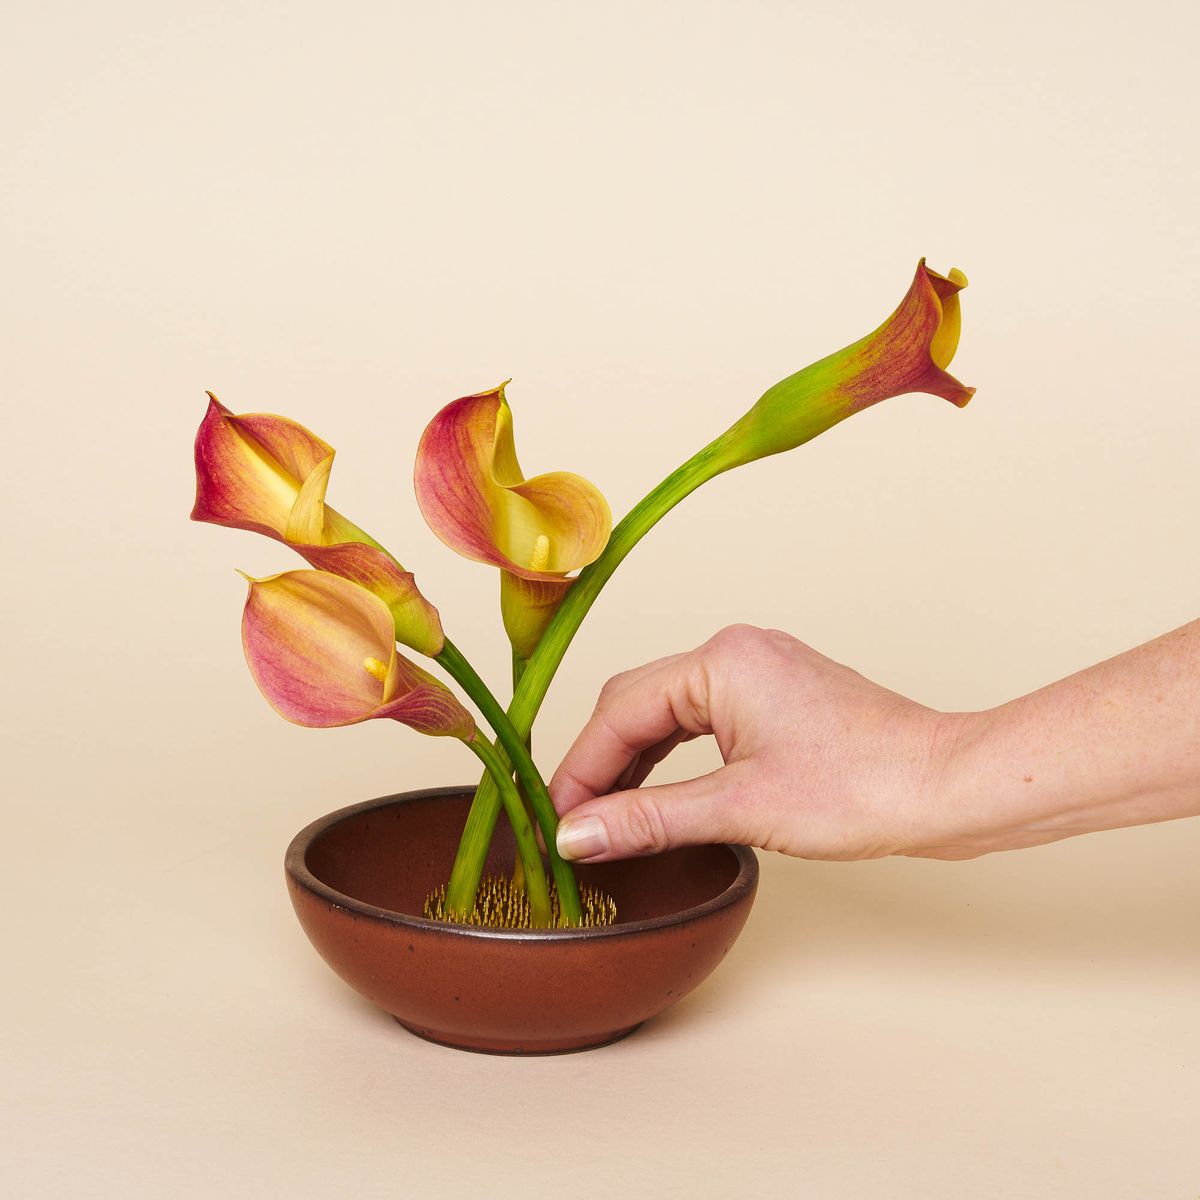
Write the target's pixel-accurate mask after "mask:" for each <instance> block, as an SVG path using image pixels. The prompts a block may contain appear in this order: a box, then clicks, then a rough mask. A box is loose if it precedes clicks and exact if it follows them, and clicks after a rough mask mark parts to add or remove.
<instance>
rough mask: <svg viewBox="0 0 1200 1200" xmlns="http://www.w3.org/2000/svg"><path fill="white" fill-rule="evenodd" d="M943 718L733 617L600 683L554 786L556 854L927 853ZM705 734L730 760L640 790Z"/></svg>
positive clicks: (599, 857) (599, 858) (590, 858)
mask: <svg viewBox="0 0 1200 1200" xmlns="http://www.w3.org/2000/svg"><path fill="white" fill-rule="evenodd" d="M948 721H950V718H948V717H946V716H945V715H944V714H941V713H938V712H935V711H934V710H932V709H929V708H926V707H924V706H923V705H920V704H917V703H915V702H913V701H911V700H907V699H905V698H904V697H903V696H899V695H897V694H896V693H895V692H890V691H888V690H887V689H886V688H883V687H880V686H879V685H878V684H874V683H872V682H870V681H869V680H867V679H864V678H863V677H862V676H861V675H859V674H858V673H857V672H855V671H852V670H850V668H848V667H844V666H842V665H840V664H839V663H836V662H833V661H832V660H831V659H828V658H826V657H824V656H823V655H821V654H818V653H817V652H816V651H815V650H813V649H811V648H810V647H809V646H806V645H805V644H804V643H803V642H800V641H797V640H796V639H795V638H793V637H790V636H789V635H788V634H786V633H781V632H779V631H778V630H764V629H756V628H753V627H752V626H748V625H735V626H731V627H730V628H728V629H723V630H722V631H721V632H720V633H718V634H717V635H716V636H715V637H713V638H712V639H710V640H709V641H708V642H706V643H705V644H704V645H703V646H700V647H699V648H698V649H696V650H693V651H691V652H690V653H687V654H675V655H672V656H671V657H669V658H663V659H659V660H658V661H657V662H653V663H649V664H647V665H646V666H643V667H639V668H637V669H636V670H632V671H627V672H625V673H624V674H621V675H617V676H615V677H614V678H613V679H611V680H609V682H608V683H607V684H606V685H605V686H604V689H603V691H602V692H601V694H600V700H599V703H598V704H597V706H596V710H595V712H594V713H593V715H592V717H591V719H590V720H589V721H588V723H587V725H586V726H585V727H584V729H583V731H582V732H581V733H580V734H579V736H578V738H576V740H575V743H574V745H573V746H572V747H571V749H570V750H569V751H568V752H567V755H566V757H565V758H564V759H563V761H562V764H561V765H560V766H559V768H558V770H557V772H555V775H554V778H553V779H552V780H551V783H550V793H551V796H552V797H553V799H554V804H555V807H556V808H557V810H558V813H559V815H560V816H561V817H563V818H564V819H563V821H562V822H561V824H560V826H559V834H558V847H559V851H560V852H561V853H562V854H563V856H564V857H566V858H570V859H574V860H584V861H587V862H603V861H605V860H607V859H614V858H627V857H630V856H632V855H640V854H653V853H657V852H659V851H662V850H666V849H669V848H671V847H674V846H681V845H689V844H699V843H705V842H738V843H742V844H747V845H753V846H759V847H762V848H763V849H766V850H780V851H782V852H784V853H785V854H793V855H797V856H799V857H802V858H820V859H859V858H878V857H882V856H883V855H886V854H897V853H921V851H920V850H919V849H917V847H919V846H920V845H921V844H922V843H923V842H925V841H926V838H925V836H924V832H925V830H924V827H925V825H926V824H927V822H926V820H925V817H924V814H925V813H926V812H927V811H928V809H929V807H930V801H929V798H930V796H931V794H932V791H933V789H934V787H935V785H936V782H937V776H938V774H939V770H940V760H941V757H942V746H943V742H944V741H945V738H944V736H943V735H944V732H945V730H946V726H947V722H948ZM710 733H711V734H713V735H714V736H715V737H716V739H717V745H718V747H719V748H720V751H721V756H722V758H723V759H724V760H725V765H724V766H723V767H721V768H720V769H718V770H716V771H714V772H712V773H711V774H709V775H705V776H702V777H700V778H699V779H691V780H688V781H686V782H682V783H671V784H665V785H661V786H657V787H648V788H643V787H641V784H642V783H643V782H644V780H645V779H646V777H647V776H648V775H649V774H650V772H651V771H652V770H653V768H654V766H655V765H656V764H657V763H659V762H661V761H662V760H663V759H664V758H665V757H666V756H667V755H668V754H669V753H670V752H671V751H672V750H673V749H674V748H675V747H676V746H677V745H679V744H680V743H681V742H684V741H688V740H690V739H692V738H694V737H697V736H699V735H700V734H710ZM955 857H957V855H955Z"/></svg>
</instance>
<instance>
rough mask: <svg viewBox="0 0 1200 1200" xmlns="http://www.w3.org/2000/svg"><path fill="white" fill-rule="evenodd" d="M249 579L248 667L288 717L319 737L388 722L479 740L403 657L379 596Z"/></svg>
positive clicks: (319, 582) (457, 707)
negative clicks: (343, 727) (382, 720)
mask: <svg viewBox="0 0 1200 1200" xmlns="http://www.w3.org/2000/svg"><path fill="white" fill-rule="evenodd" d="M246 578H247V579H248V580H249V583H250V592H249V594H248V595H247V597H246V607H245V610H244V612H243V614H242V645H243V648H244V649H245V652H246V662H247V663H248V664H249V667H250V673H251V674H252V675H253V676H254V681H255V683H257V684H258V687H259V690H260V691H261V692H262V694H263V696H265V697H266V699H267V701H268V703H269V704H270V705H271V707H272V708H274V709H275V711H276V712H278V713H279V714H280V715H281V716H283V717H286V718H287V720H289V721H291V722H293V723H294V724H296V725H306V726H309V727H313V728H319V729H328V728H333V727H335V726H340V725H354V724H357V723H358V722H360V721H368V720H372V719H374V718H377V717H379V718H387V719H390V720H393V721H399V722H401V723H402V724H405V725H408V726H411V727H412V728H413V729H416V730H418V731H419V732H421V733H428V734H432V735H435V736H449V737H457V738H462V739H464V740H465V739H469V738H471V736H472V735H473V733H474V731H475V723H474V721H473V719H472V717H471V715H470V713H468V712H467V710H466V709H465V708H463V706H462V705H461V704H460V703H459V702H458V701H457V700H456V699H455V698H454V696H453V695H452V694H451V693H450V691H449V690H448V689H447V688H445V687H444V686H443V685H442V684H441V683H439V682H438V680H436V679H435V678H434V677H433V676H432V675H430V674H429V673H428V672H426V671H423V670H422V669H421V668H420V667H418V666H417V665H416V664H415V663H412V662H409V661H408V659H406V658H404V657H403V656H402V655H400V654H397V653H396V643H395V635H394V630H393V620H392V614H391V611H390V610H389V609H388V606H387V605H386V604H385V603H384V602H383V601H382V600H381V599H379V597H378V596H376V595H375V594H374V593H372V592H369V591H367V590H366V589H365V588H362V587H360V586H359V585H358V584H356V583H352V582H350V580H348V579H343V578H342V577H341V576H339V575H331V574H329V573H328V572H326V571H309V570H299V571H287V572H284V573H283V574H282V575H273V576H270V577H268V578H266V579H251V578H250V577H249V576H247V577H246Z"/></svg>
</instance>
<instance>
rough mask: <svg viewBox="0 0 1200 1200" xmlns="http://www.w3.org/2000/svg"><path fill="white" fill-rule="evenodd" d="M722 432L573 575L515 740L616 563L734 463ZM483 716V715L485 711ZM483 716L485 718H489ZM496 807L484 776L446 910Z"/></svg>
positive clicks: (528, 686)
mask: <svg viewBox="0 0 1200 1200" xmlns="http://www.w3.org/2000/svg"><path fill="white" fill-rule="evenodd" d="M725 436H726V435H722V436H721V437H720V438H717V439H716V441H714V442H710V443H709V445H707V446H705V447H704V449H703V450H701V451H699V453H697V454H694V455H693V456H692V457H691V458H689V459H688V461H687V462H686V463H684V464H683V466H681V467H680V468H679V469H678V470H677V471H673V472H672V473H671V474H670V475H668V476H667V477H666V479H664V480H663V481H662V483H660V484H659V485H658V487H656V488H655V489H654V490H653V491H651V492H650V493H649V494H648V495H647V496H646V497H645V498H644V499H642V500H641V501H639V502H638V503H637V504H636V505H634V507H633V508H632V509H631V510H630V511H629V513H628V515H627V516H626V517H625V519H624V520H623V521H621V523H620V524H619V525H617V527H616V528H615V529H614V530H613V531H612V536H611V537H610V538H609V539H608V545H607V546H605V548H604V552H603V553H602V554H601V555H600V557H599V558H598V559H596V561H595V562H594V563H592V564H591V566H589V567H585V568H584V569H583V570H582V571H581V572H580V573H579V578H578V579H577V580H576V581H575V583H574V585H573V586H572V588H571V590H570V591H569V592H567V595H566V597H565V599H564V600H563V602H562V604H561V605H560V606H559V609H558V612H556V613H555V614H554V619H553V620H552V621H551V622H550V625H549V627H548V628H547V629H546V632H545V633H544V634H542V639H541V641H540V642H538V647H537V649H536V650H535V651H534V654H533V657H532V658H531V659H530V660H529V662H528V663H527V664H526V667H525V671H524V673H523V675H522V676H521V680H520V683H519V684H518V685H517V688H516V691H515V693H514V695H513V702H512V704H511V705H510V706H509V710H508V719H509V721H510V722H511V727H512V729H513V731H514V732H515V734H516V735H517V737H518V738H524V737H527V736H528V734H529V731H530V729H531V728H532V727H533V720H534V718H535V717H536V716H537V713H538V709H539V708H541V705H542V701H543V700H544V699H545V698H546V692H547V691H548V690H549V687H550V683H551V681H552V680H553V678H554V674H555V672H556V671H557V670H558V667H559V664H560V663H561V662H562V660H563V655H564V654H566V652H567V647H568V646H569V645H570V644H571V639H572V638H573V637H574V636H575V633H576V631H577V630H578V629H579V626H580V625H581V624H582V623H583V619H584V617H586V616H587V613H588V610H589V609H590V608H591V607H592V605H593V603H595V600H596V597H597V596H599V594H600V591H601V589H602V588H603V587H604V585H605V584H606V583H607V582H608V580H609V579H610V577H611V576H612V573H613V572H614V571H615V570H616V569H617V567H618V566H620V564H621V561H622V560H623V559H624V558H625V556H626V555H627V554H628V553H629V552H630V551H631V550H632V549H633V548H634V546H636V545H637V544H638V542H639V541H641V539H642V538H643V537H645V536H646V534H647V533H649V532H650V530H651V529H653V528H654V526H655V525H656V524H657V523H658V522H659V521H661V520H662V518H663V517H665V516H666V515H667V513H669V512H670V511H671V509H673V508H674V507H675V505H677V504H678V503H679V502H680V501H681V500H683V499H684V498H685V497H687V496H689V495H691V493H692V492H694V491H695V490H696V489H697V488H698V487H699V486H700V485H701V484H703V483H706V482H707V481H708V480H710V479H712V478H713V477H714V476H716V475H719V474H721V472H722V471H726V470H728V469H729V468H730V467H731V466H733V465H735V463H734V462H733V461H731V460H730V458H729V457H728V455H727V454H725V453H724V445H723V444H724V442H725ZM460 682H461V681H460ZM484 715H485V716H488V714H487V713H484ZM488 720H489V721H490V720H491V717H490V716H489V717H488ZM506 749H507V745H506ZM499 811H500V800H499V797H498V796H497V795H496V792H495V789H494V788H492V787H490V786H489V785H488V781H487V780H486V779H484V780H483V781H482V782H481V783H480V785H479V788H478V789H477V790H476V792H475V800H474V802H473V803H472V805H471V811H470V813H469V814H468V816H467V823H466V827H465V829H464V831H463V837H462V842H461V844H460V846H459V850H458V857H457V858H456V859H455V862H454V870H453V871H452V873H451V875H450V883H449V885H448V886H447V888H446V898H447V903H448V904H449V905H450V906H451V907H452V908H453V907H454V906H456V905H462V904H464V903H465V904H468V905H469V904H470V903H471V899H472V898H473V897H474V895H475V892H476V890H477V889H478V887H479V880H480V877H481V876H482V874H483V860H484V858H485V856H486V855H487V847H488V844H489V843H490V841H491V836H492V830H493V829H494V828H495V825H496V817H497V815H498V813H499ZM543 832H545V827H544V826H543ZM546 845H547V846H548V847H549V846H550V845H551V841H550V837H549V835H547V837H546Z"/></svg>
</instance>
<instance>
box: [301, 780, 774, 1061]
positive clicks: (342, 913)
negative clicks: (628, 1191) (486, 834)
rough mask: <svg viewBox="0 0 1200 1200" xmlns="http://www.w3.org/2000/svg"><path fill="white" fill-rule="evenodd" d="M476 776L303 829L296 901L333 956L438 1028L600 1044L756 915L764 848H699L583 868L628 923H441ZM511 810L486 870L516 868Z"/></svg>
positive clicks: (687, 985) (395, 1006) (688, 982)
mask: <svg viewBox="0 0 1200 1200" xmlns="http://www.w3.org/2000/svg"><path fill="white" fill-rule="evenodd" d="M471 796H472V789H470V788H463V787H451V788H431V789H426V790H423V791H414V792H404V793H401V794H400V795H396V796H385V797H383V798H381V799H378V800H369V801H367V802H366V803H364V804H356V805H353V806H352V807H350V808H343V809H341V810H339V811H338V812H334V813H330V814H329V815H328V816H325V817H321V818H320V819H319V820H317V821H314V822H313V823H312V824H311V825H309V826H307V828H305V829H303V830H302V831H301V832H300V833H298V834H297V835H296V837H295V838H293V839H292V843H291V845H290V846H289V847H288V850H287V857H286V860H285V868H286V873H287V882H288V890H289V892H290V893H291V898H292V906H293V907H294V908H295V910H296V915H297V916H298V917H299V919H300V924H301V925H302V926H303V928H304V932H305V933H306V934H307V935H308V938H309V940H310V941H311V942H312V944H313V945H314V946H315V947H316V949H317V951H318V952H319V953H320V955H321V957H322V958H323V959H324V960H325V961H326V962H327V963H328V964H329V966H330V967H332V968H333V970H334V971H335V972H336V973H337V974H338V975H339V976H341V978H342V979H343V980H345V982H346V983H348V984H349V985H350V986H351V987H352V988H354V990H355V991H357V992H359V993H360V994H361V995H363V996H365V997H366V998H367V999H368V1000H370V1001H372V1002H373V1003H375V1004H377V1005H378V1006H379V1007H380V1008H382V1009H384V1010H385V1011H386V1012H389V1013H391V1014H392V1015H393V1016H394V1017H395V1018H396V1020H397V1021H399V1022H400V1023H401V1024H402V1025H403V1026H404V1027H405V1028H406V1029H408V1030H410V1031H411V1032H413V1033H415V1034H418V1035H419V1036H421V1037H423V1038H428V1039H429V1040H431V1041H435V1042H440V1043H442V1044H444V1045H447V1046H454V1047H457V1048H459V1049H463V1050H479V1051H486V1052H489V1053H492V1054H558V1053H564V1052H566V1051H571V1050H587V1049H591V1048H592V1047H594V1046H602V1045H604V1044H605V1043H607V1042H612V1041H615V1040H616V1039H617V1038H621V1037H624V1036H625V1035H626V1034H628V1033H632V1032H633V1030H635V1029H636V1028H637V1027H638V1026H639V1025H640V1024H641V1023H642V1022H643V1021H645V1020H647V1019H648V1018H649V1017H653V1016H655V1015H656V1014H657V1013H660V1012H662V1011H663V1010H664V1009H666V1008H669V1007H670V1006H671V1005H672V1004H674V1003H675V1002H676V1001H677V1000H679V999H681V998H682V997H683V996H686V995H687V994H688V993H689V992H690V991H691V990H692V989H693V988H695V987H696V986H697V985H698V984H699V983H700V982H701V981H702V980H703V979H705V978H706V977H707V976H708V975H709V974H710V973H711V972H712V970H713V969H714V968H715V967H716V966H717V964H718V963H719V962H720V961H721V959H723V958H724V957H725V955H726V954H727V953H728V951H729V948H730V947H731V946H732V945H733V943H734V941H735V940H736V939H737V936H738V934H739V933H740V932H741V930H742V926H743V925H744V924H745V923H746V918H747V916H748V915H749V913H750V906H751V905H752V904H753V902H754V893H755V889H756V888H757V885H758V860H757V859H756V858H755V856H754V851H753V850H750V849H749V848H747V847H745V846H728V845H714V846H688V847H684V848H681V849H678V850H671V851H668V852H667V853H665V854H659V855H655V856H653V857H651V858H638V859H629V860H627V861H625V862H614V863H599V864H595V865H593V866H580V867H577V868H576V871H577V873H578V875H579V878H580V882H581V883H588V884H591V885H593V886H595V887H599V888H603V889H604V890H605V891H606V892H608V893H609V894H610V895H611V896H612V897H613V899H614V900H615V901H616V903H617V915H618V921H617V923H616V924H614V925H611V926H608V927H607V928H602V929H535V930H519V931H505V930H496V929H484V928H480V927H478V926H470V925H452V924H448V923H445V922H441V921H429V920H426V919H425V918H424V917H423V916H422V915H421V912H422V908H423V906H424V902H425V897H426V896H427V895H428V894H429V893H430V892H431V891H433V890H434V889H435V888H436V887H438V886H440V885H441V884H443V883H445V882H446V878H447V876H448V874H449V870H450V864H451V863H452V862H453V861H454V854H455V851H456V850H457V848H458V841H459V838H460V836H461V834H462V829H463V823H464V821H465V820H466V816H467V811H468V809H469V808H470V803H471ZM513 856H514V845H513V839H512V831H511V830H510V829H509V828H508V826H507V824H506V822H504V821H503V820H501V821H500V822H499V823H498V825H497V829H496V837H495V838H494V840H493V843H492V848H491V851H490V853H489V855H488V860H487V865H486V867H485V874H497V875H499V874H507V873H509V872H511V870H512V864H513Z"/></svg>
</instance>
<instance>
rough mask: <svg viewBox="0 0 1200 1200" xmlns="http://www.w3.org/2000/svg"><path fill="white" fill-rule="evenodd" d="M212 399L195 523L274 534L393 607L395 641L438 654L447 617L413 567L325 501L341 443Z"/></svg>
mask: <svg viewBox="0 0 1200 1200" xmlns="http://www.w3.org/2000/svg"><path fill="white" fill-rule="evenodd" d="M208 397H209V405H208V411H207V412H206V413H205V416H204V420H203V421H202V422H201V424H200V429H199V431H198V432H197V434H196V503H195V507H194V508H193V509H192V520H193V521H207V522H209V523H210V524H214V525H224V526H227V527H229V528H232V529H248V530H250V531H252V532H254V533H262V534H265V535H266V536H267V537H270V538H274V539H275V540H276V541H280V542H284V543H285V544H286V545H289V546H291V547H292V549H294V550H296V551H297V552H298V553H299V554H301V555H302V556H303V557H304V558H305V559H307V560H308V562H309V563H311V564H312V566H314V567H316V568H317V569H318V570H320V571H328V572H331V573H333V574H335V575H342V576H344V577H345V578H347V579H350V580H352V581H353V582H355V583H357V584H360V585H362V586H363V587H365V588H369V589H370V590H371V591H372V592H374V593H375V594H376V595H377V596H379V597H380V599H382V600H383V601H384V603H385V604H386V605H387V606H388V608H389V609H390V610H391V612H392V617H393V620H394V623H395V629H396V638H397V639H398V640H399V641H401V642H403V643H404V644H405V645H406V646H411V647H412V648H413V649H414V650H417V651H418V652H420V653H421V654H427V655H430V656H431V657H432V656H436V655H437V654H438V653H439V652H440V651H441V649H442V646H443V644H444V642H445V636H444V634H443V632H442V625H441V620H440V618H439V616H438V612H437V609H436V608H434V607H433V605H432V604H430V603H429V602H428V601H427V600H426V599H425V598H424V597H423V596H422V595H421V593H420V591H419V590H418V589H417V586H416V582H415V581H414V579H413V576H412V573H411V572H409V571H405V570H404V568H403V567H402V566H401V565H400V564H399V563H398V562H397V561H396V560H395V559H394V558H393V557H392V556H391V555H390V554H388V552H387V551H386V550H384V549H383V547H382V546H380V545H379V543H378V542H376V541H375V539H374V538H372V537H371V536H370V535H369V534H367V533H364V532H363V530H361V529H359V527H358V526H357V525H355V524H353V523H352V522H350V521H348V520H346V518H345V517H343V516H342V515H341V513H339V512H336V511H335V510H334V509H332V508H330V507H329V506H328V505H327V504H326V503H325V492H326V489H327V488H328V486H329V473H330V470H331V469H332V467H333V458H334V451H333V448H332V447H331V446H329V445H328V444H327V443H326V442H324V441H322V440H321V439H320V438H319V437H317V436H316V434H314V433H311V432H310V431H309V430H307V429H305V428H304V426H303V425H300V424H297V422H295V421H290V420H288V419H287V418H286V417H279V416H275V415H273V414H271V413H247V414H243V415H241V416H237V415H235V414H234V413H232V412H230V411H229V409H227V408H226V407H225V406H224V405H223V404H222V403H221V402H220V401H219V400H218V399H217V398H216V396H214V395H213V394H212V393H211V392H209V393H208Z"/></svg>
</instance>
